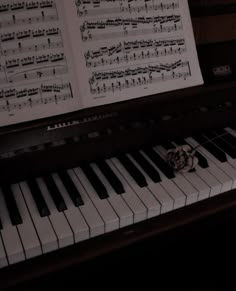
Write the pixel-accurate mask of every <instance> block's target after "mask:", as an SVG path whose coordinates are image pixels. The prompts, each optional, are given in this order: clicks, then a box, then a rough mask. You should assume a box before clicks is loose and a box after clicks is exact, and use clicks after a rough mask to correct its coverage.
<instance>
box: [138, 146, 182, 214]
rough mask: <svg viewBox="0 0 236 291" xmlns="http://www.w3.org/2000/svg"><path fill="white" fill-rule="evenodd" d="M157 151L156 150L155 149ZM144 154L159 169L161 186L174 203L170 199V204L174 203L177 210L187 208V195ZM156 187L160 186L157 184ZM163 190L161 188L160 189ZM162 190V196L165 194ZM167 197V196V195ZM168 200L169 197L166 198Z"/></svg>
mask: <svg viewBox="0 0 236 291" xmlns="http://www.w3.org/2000/svg"><path fill="white" fill-rule="evenodd" d="M154 150H155V149H154ZM142 154H143V155H144V156H145V158H146V159H147V160H148V161H149V162H150V163H151V164H152V165H153V166H154V167H155V168H156V169H157V171H158V172H159V174H160V177H161V182H159V184H160V186H161V187H162V188H163V189H164V191H165V192H166V193H167V194H168V195H169V196H170V198H171V199H172V201H171V200H170V199H168V200H169V203H170V205H172V203H173V208H174V209H177V208H180V207H183V206H185V204H186V195H185V194H184V193H183V192H182V191H181V190H180V189H179V188H178V187H177V186H176V184H175V183H174V182H172V179H168V178H167V177H166V176H165V175H164V174H163V172H162V171H161V170H160V169H159V168H158V167H157V165H156V164H154V163H153V162H152V161H151V160H150V159H149V157H148V156H146V154H145V153H143V152H142ZM155 185H158V183H156V184H155ZM160 190H161V188H160ZM165 192H163V191H162V190H161V193H162V195H163V194H164V193H165ZM165 196H166V195H165ZM165 199H167V197H165Z"/></svg>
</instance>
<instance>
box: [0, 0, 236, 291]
mask: <svg viewBox="0 0 236 291" xmlns="http://www.w3.org/2000/svg"><path fill="white" fill-rule="evenodd" d="M189 5H190V10H191V16H192V22H193V28H194V33H195V38H196V43H197V50H198V56H199V60H200V66H201V70H202V74H203V78H204V85H202V86H197V87H193V88H187V89H184V90H177V91H174V92H169V93H164V94H159V95H153V96H149V97H148V98H139V99H135V100H131V101H127V102H120V103H117V104H111V105H105V106H100V107H96V108H90V109H86V110H81V111H79V112H76V113H72V114H66V115H63V116H56V117H53V118H47V119H44V120H40V121H34V122H28V123H24V124H18V125H14V126H7V127H4V128H1V129H0V189H1V190H0V289H4V288H20V287H23V288H26V286H30V288H33V287H35V285H37V286H40V287H43V288H45V287H47V286H49V285H47V284H51V286H52V288H53V287H59V286H67V284H69V283H68V282H69V281H71V282H73V284H77V286H78V288H79V286H80V284H82V282H84V283H85V284H87V285H86V286H91V285H90V284H92V283H91V282H95V283H96V280H97V283H98V282H99V281H100V280H101V281H100V282H102V283H101V285H100V286H104V285H105V282H108V279H107V277H109V278H110V280H113V282H116V283H115V284H118V283H119V282H121V281H122V278H123V279H124V280H127V279H128V278H129V279H131V278H132V280H133V281H132V283H133V284H134V285H135V284H136V285H135V286H138V284H139V283H140V282H141V281H142V279H143V278H145V280H147V281H148V282H149V283H155V282H156V283H157V282H161V281H162V280H164V281H165V282H166V284H168V280H166V279H168V278H170V281H171V278H174V275H177V277H178V279H179V281H180V282H186V280H187V277H188V276H190V278H200V277H201V276H202V274H203V273H204V272H205V273H208V272H209V274H210V269H211V268H213V265H214V264H215V263H217V260H218V259H219V258H220V257H221V258H222V257H224V256H223V255H222V249H221V250H220V249H218V250H217V252H215V249H216V248H218V247H219V240H220V239H222V235H223V233H224V235H225V239H226V240H227V239H229V238H230V239H232V238H231V237H229V236H228V234H227V233H226V226H229V225H231V224H232V225H233V223H234V222H235V221H236V220H235V218H236V215H235V214H234V213H236V212H235V210H236V197H235V195H236V192H235V190H234V189H235V188H236V131H235V129H236V115H235V112H236V96H235V95H236V78H235V77H236V57H235V51H236V1H235V0H227V1H226V0H208V1H207V0H196V1H195V0H190V1H189ZM182 144H189V145H191V146H192V147H197V151H196V155H197V157H198V161H199V162H198V166H197V167H196V168H195V169H194V170H191V171H189V172H186V173H175V172H174V171H173V169H171V168H170V167H168V165H167V163H166V161H165V155H166V152H167V150H168V149H171V148H173V147H175V146H176V145H182ZM232 225H231V226H232ZM235 229H236V228H235V227H234V230H233V231H234V232H235ZM217 231H219V232H218V236H217ZM209 234H212V237H210V235H209ZM207 239H209V241H208V240H207ZM227 245H228V246H229V249H230V247H232V243H231V244H230V243H229V244H227ZM198 248H199V250H198ZM224 248H226V250H224V251H225V252H226V256H227V255H229V253H231V254H233V248H231V249H230V250H229V249H228V250H227V247H226V243H225V244H224ZM212 249H214V254H215V255H213V253H212V251H211V250H212ZM203 250H205V252H203V254H204V255H202V256H200V252H201V251H203ZM210 252H211V255H209V257H208V256H207V254H210ZM198 255H199V256H200V257H199V260H202V261H201V262H202V268H203V269H202V272H201V270H200V269H199V267H196V266H195V267H194V265H195V264H197V263H199V260H198V258H197V256H198ZM204 256H205V257H204ZM204 258H205V260H204ZM209 260H212V262H211V264H210V263H209ZM181 261H182V263H183V265H181ZM151 266H152V267H151ZM204 266H205V268H204ZM224 267H225V266H224ZM207 268H209V269H207ZM219 268H220V267H218V269H219ZM216 269H217V268H216ZM214 270H215V269H214ZM211 271H212V269H211ZM198 272H199V273H198ZM164 273H167V274H168V275H167V276H166V277H165V276H164ZM216 274H218V273H216ZM93 276H94V279H93ZM168 276H169V277H168ZM191 276H192V277H191ZM117 278H119V280H117ZM115 280H117V281H115ZM174 281H175V280H174ZM66 282H67V283H66ZM122 282H124V281H122ZM109 284H110V283H109ZM188 290H189V289H188Z"/></svg>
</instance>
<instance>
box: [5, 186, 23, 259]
mask: <svg viewBox="0 0 236 291" xmlns="http://www.w3.org/2000/svg"><path fill="white" fill-rule="evenodd" d="M0 215H1V221H2V226H3V229H2V230H1V234H2V239H3V243H4V246H5V250H6V254H7V258H8V262H9V264H15V263H18V262H21V261H24V260H25V254H24V250H23V247H22V244H21V240H20V237H19V234H18V231H17V227H16V226H13V225H12V224H11V219H10V217H9V214H8V210H7V206H6V203H5V200H4V198H3V194H2V191H1V190H0Z"/></svg>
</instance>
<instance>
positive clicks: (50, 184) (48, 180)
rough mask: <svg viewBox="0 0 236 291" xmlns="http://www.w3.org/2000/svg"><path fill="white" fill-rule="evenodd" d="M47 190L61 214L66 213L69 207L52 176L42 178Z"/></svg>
mask: <svg viewBox="0 0 236 291" xmlns="http://www.w3.org/2000/svg"><path fill="white" fill-rule="evenodd" d="M42 178H43V180H44V182H45V184H46V186H47V188H48V191H49V193H50V195H51V197H52V199H53V201H54V203H55V205H56V208H57V210H58V211H59V212H62V211H65V210H67V206H66V203H65V201H64V199H63V197H62V196H61V193H60V191H59V190H58V188H57V185H56V183H55V181H54V180H53V178H52V176H50V175H45V176H43V177H42Z"/></svg>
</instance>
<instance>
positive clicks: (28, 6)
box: [0, 0, 56, 14]
mask: <svg viewBox="0 0 236 291" xmlns="http://www.w3.org/2000/svg"><path fill="white" fill-rule="evenodd" d="M9 2H12V3H9ZM55 6H56V5H55V2H54V1H47V0H46V1H41V2H39V1H30V2H24V1H23V2H16V1H8V3H7V4H0V14H6V13H9V12H14V13H17V12H22V11H29V10H31V11H32V10H36V9H45V8H47V9H48V8H55Z"/></svg>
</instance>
